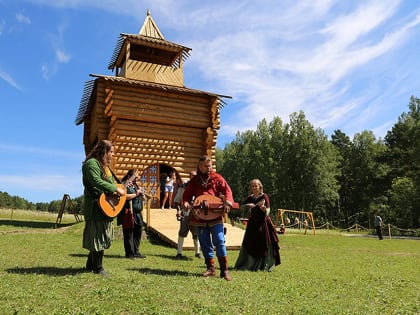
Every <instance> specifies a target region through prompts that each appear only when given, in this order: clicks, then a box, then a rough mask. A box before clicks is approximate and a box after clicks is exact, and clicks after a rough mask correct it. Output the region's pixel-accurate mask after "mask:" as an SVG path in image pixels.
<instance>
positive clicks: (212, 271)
mask: <svg viewBox="0 0 420 315" xmlns="http://www.w3.org/2000/svg"><path fill="white" fill-rule="evenodd" d="M215 275H216V268H215V267H210V268H207V270H206V272H205V273H203V277H213V276H215Z"/></svg>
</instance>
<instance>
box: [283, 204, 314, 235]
mask: <svg viewBox="0 0 420 315" xmlns="http://www.w3.org/2000/svg"><path fill="white" fill-rule="evenodd" d="M291 218H292V219H293V220H291ZM277 226H280V233H281V234H284V233H285V230H286V228H296V227H297V228H298V229H299V230H301V229H305V234H306V233H307V230H308V229H309V228H311V229H312V231H313V234H314V235H315V221H314V217H313V215H312V212H309V211H300V210H288V209H278V210H277Z"/></svg>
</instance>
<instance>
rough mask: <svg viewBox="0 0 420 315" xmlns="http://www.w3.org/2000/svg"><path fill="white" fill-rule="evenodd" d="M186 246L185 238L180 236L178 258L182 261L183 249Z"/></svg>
mask: <svg viewBox="0 0 420 315" xmlns="http://www.w3.org/2000/svg"><path fill="white" fill-rule="evenodd" d="M183 246H184V237H182V236H179V235H178V244H177V249H176V258H177V259H181V258H183V257H182V248H183Z"/></svg>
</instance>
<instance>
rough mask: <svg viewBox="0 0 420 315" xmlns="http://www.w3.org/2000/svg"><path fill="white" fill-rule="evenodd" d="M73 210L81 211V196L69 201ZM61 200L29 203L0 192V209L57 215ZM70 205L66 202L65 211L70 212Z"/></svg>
mask: <svg viewBox="0 0 420 315" xmlns="http://www.w3.org/2000/svg"><path fill="white" fill-rule="evenodd" d="M71 201H72V204H73V207H74V208H75V209H78V210H79V211H80V209H82V205H83V196H80V197H77V198H74V199H72V200H71ZM61 203H62V200H52V201H50V202H36V203H34V202H31V201H28V200H26V199H24V198H22V197H19V196H12V195H10V194H9V193H7V192H2V191H0V208H5V209H21V210H33V211H45V212H53V213H58V211H59V210H60V209H61ZM70 210H71V209H70V204H69V203H68V202H66V207H65V211H67V212H71V211H70Z"/></svg>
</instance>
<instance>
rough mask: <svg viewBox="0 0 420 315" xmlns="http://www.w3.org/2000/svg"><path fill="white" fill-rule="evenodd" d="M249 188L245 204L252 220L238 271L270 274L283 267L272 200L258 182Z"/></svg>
mask: <svg viewBox="0 0 420 315" xmlns="http://www.w3.org/2000/svg"><path fill="white" fill-rule="evenodd" d="M249 185H250V189H251V194H250V195H249V196H248V198H247V199H246V200H245V206H246V207H247V208H248V209H249V217H248V223H247V226H246V231H245V235H244V239H243V241H242V246H241V250H240V252H239V256H238V259H237V261H236V264H235V269H236V270H250V271H258V270H262V271H271V270H273V268H274V267H275V266H277V265H279V264H280V247H279V239H278V237H277V232H276V229H275V227H274V224H273V222H272V221H271V219H270V198H269V197H268V195H267V194H266V193H264V191H263V185H262V183H261V181H260V180H259V179H253V180H251V182H250V183H249Z"/></svg>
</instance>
